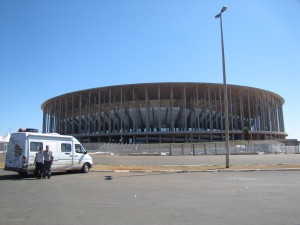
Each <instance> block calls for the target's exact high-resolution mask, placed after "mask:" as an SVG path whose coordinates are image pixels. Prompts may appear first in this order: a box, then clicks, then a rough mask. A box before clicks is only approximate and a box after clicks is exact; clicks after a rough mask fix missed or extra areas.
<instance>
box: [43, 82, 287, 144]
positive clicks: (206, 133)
mask: <svg viewBox="0 0 300 225" xmlns="http://www.w3.org/2000/svg"><path fill="white" fill-rule="evenodd" d="M223 87H224V86H223V84H212V83H145V84H127V85H117V86H108V87H99V88H93V89H88V90H81V91H76V92H72V93H67V94H63V95H60V96H57V97H54V98H51V99H49V100H47V101H45V102H44V103H43V104H42V106H41V108H42V111H43V132H45V133H51V132H55V133H60V134H68V135H73V136H75V137H76V138H78V139H79V140H80V141H82V142H106V143H120V142H122V143H152V142H153V143H154V142H155V143H175V142H193V143H194V142H202V141H222V140H224V139H225V131H224V124H225V123H224V92H223ZM283 104H284V99H283V98H282V97H281V96H279V95H278V94H275V93H273V92H270V91H266V90H262V89H258V88H252V87H245V86H237V85H228V108H229V136H230V140H242V139H245V136H246V135H245V128H247V130H248V131H249V132H248V135H247V137H248V138H250V139H251V140H266V139H285V137H286V136H287V134H286V133H285V129H284V118H283V109H282V105H283Z"/></svg>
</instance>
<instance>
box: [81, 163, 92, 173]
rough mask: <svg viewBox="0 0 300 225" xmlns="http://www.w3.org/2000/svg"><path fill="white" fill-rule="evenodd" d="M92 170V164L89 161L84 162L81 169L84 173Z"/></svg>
mask: <svg viewBox="0 0 300 225" xmlns="http://www.w3.org/2000/svg"><path fill="white" fill-rule="evenodd" d="M89 170H90V165H89V164H88V163H85V164H83V166H82V169H81V171H82V172H83V173H88V172H89Z"/></svg>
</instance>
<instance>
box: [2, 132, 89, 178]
mask: <svg viewBox="0 0 300 225" xmlns="http://www.w3.org/2000/svg"><path fill="white" fill-rule="evenodd" d="M46 145H49V146H50V150H51V151H52V154H53V157H54V160H53V163H52V166H51V170H52V171H73V170H81V171H82V172H84V173H87V172H89V169H90V168H91V167H92V166H93V159H92V158H91V157H90V156H89V155H88V154H87V151H86V150H85V149H84V148H83V147H82V145H81V144H80V142H79V141H78V140H77V139H76V138H74V137H72V136H67V135H60V134H55V133H50V134H44V133H37V130H36V129H24V130H23V129H20V130H19V132H17V133H12V134H11V137H10V141H9V144H8V149H7V154H6V161H5V168H4V169H5V170H10V171H15V172H18V173H19V175H21V176H24V175H26V174H28V173H30V172H34V170H35V165H34V159H35V156H36V153H37V152H38V149H39V148H40V147H41V148H42V149H43V150H45V149H46Z"/></svg>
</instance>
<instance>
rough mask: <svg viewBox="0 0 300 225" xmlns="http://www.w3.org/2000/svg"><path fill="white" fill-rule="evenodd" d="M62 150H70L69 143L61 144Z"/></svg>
mask: <svg viewBox="0 0 300 225" xmlns="http://www.w3.org/2000/svg"><path fill="white" fill-rule="evenodd" d="M60 149H61V151H62V152H71V144H61V148H60Z"/></svg>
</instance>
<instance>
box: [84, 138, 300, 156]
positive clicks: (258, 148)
mask: <svg viewBox="0 0 300 225" xmlns="http://www.w3.org/2000/svg"><path fill="white" fill-rule="evenodd" d="M83 146H84V147H85V148H86V149H87V150H88V151H89V152H93V153H97V154H107V155H223V154H226V149H225V144H224V142H218V143H211V142H208V143H171V144H165V143H164V144H107V143H84V144H83ZM229 150H230V154H232V155H241V154H299V153H300V152H299V145H295V146H287V145H284V144H282V143H279V142H275V141H273V142H250V143H247V142H230V147H229Z"/></svg>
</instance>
